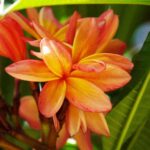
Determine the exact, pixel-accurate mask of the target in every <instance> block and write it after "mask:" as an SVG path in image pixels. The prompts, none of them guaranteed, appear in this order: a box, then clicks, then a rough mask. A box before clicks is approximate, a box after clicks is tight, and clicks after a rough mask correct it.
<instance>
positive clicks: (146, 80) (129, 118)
mask: <svg viewBox="0 0 150 150" xmlns="http://www.w3.org/2000/svg"><path fill="white" fill-rule="evenodd" d="M149 80H150V71H149V72H148V74H147V76H146V78H145V80H144V83H143V86H142V88H141V90H140V91H141V92H140V93H139V94H138V96H137V99H136V102H135V103H134V105H133V109H132V110H131V112H130V114H129V117H128V119H127V121H126V124H125V126H124V128H123V131H122V133H121V136H120V138H119V141H118V143H117V145H116V148H115V150H120V149H121V146H122V144H123V141H124V139H125V137H126V134H127V132H128V129H129V127H130V124H131V122H132V119H133V118H134V115H135V113H136V110H137V108H138V106H139V104H140V102H141V100H142V97H143V94H144V92H145V90H146V88H147V86H148V82H149Z"/></svg>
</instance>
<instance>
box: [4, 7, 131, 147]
mask: <svg viewBox="0 0 150 150" xmlns="http://www.w3.org/2000/svg"><path fill="white" fill-rule="evenodd" d="M27 13H28V16H29V19H27V18H25V17H24V16H22V15H21V14H20V13H11V14H9V15H8V17H10V18H11V19H13V20H15V21H16V22H17V23H18V24H20V25H21V26H22V27H23V29H24V30H26V31H27V32H28V33H30V34H31V35H32V36H33V37H34V38H35V39H34V40H33V41H32V40H31V41H30V40H28V41H29V43H30V44H32V45H34V46H39V47H40V52H32V53H33V54H34V55H35V56H37V57H38V58H40V60H33V59H26V60H22V61H18V62H15V63H13V64H11V65H10V66H8V67H7V68H6V72H7V73H8V74H10V75H11V76H13V77H15V78H18V79H21V80H26V81H33V82H44V83H45V84H44V86H43V88H42V91H41V92H40V95H39V100H38V108H37V106H36V103H35V100H34V99H33V98H32V97H26V98H25V99H24V100H22V101H21V106H20V110H19V112H20V115H21V116H22V117H23V118H24V119H25V120H27V121H28V122H29V124H30V125H31V127H33V128H36V129H40V119H39V114H38V109H39V111H40V113H41V114H42V115H44V116H45V117H47V118H49V117H53V118H54V123H55V117H56V115H57V112H58V111H59V110H60V109H61V107H62V105H63V103H64V101H68V102H69V106H68V109H67V111H66V119H65V123H64V125H63V128H62V129H61V131H60V132H59V134H60V137H59V138H58V140H57V141H58V142H57V143H58V144H57V145H58V146H57V147H58V148H59V147H60V146H62V145H63V144H64V141H65V140H66V139H67V138H68V137H69V136H74V137H75V138H76V140H77V142H78V144H79V146H80V144H81V143H80V142H81V141H82V142H83V143H84V145H85V147H87V146H88V149H92V147H91V144H90V136H89V135H90V131H92V132H95V133H98V134H101V135H106V136H109V129H108V126H107V123H106V121H105V114H106V113H107V112H109V111H110V110H111V108H112V105H111V102H110V99H109V97H108V96H107V94H106V92H110V91H113V90H116V89H118V88H121V87H123V86H124V85H126V84H127V83H128V82H129V81H130V79H131V77H130V74H129V73H130V71H131V70H132V68H133V64H132V62H131V61H130V60H128V59H127V58H125V57H124V56H122V54H123V53H124V50H125V48H126V45H125V43H124V42H122V41H121V40H119V39H113V37H114V35H115V33H116V31H117V28H118V23H119V20H118V16H117V15H116V14H114V12H113V11H112V10H107V11H106V12H104V13H103V14H102V15H100V16H99V17H97V18H95V17H90V18H80V15H79V14H78V13H77V12H75V13H74V14H73V15H72V16H71V17H70V19H69V20H68V21H67V23H65V24H64V25H61V24H60V23H59V22H58V21H57V20H56V19H55V17H54V16H53V13H52V11H51V9H50V8H47V7H46V8H42V9H41V10H40V12H39V13H38V12H37V11H36V10H35V9H28V11H27ZM12 51H13V50H11V52H12ZM14 53H15V51H14ZM16 58H17V57H16ZM27 108H28V109H29V111H26V109H27ZM30 108H32V109H30ZM31 113H32V114H33V116H31V115H30V114H31ZM91 118H92V121H91ZM55 126H57V125H55ZM56 128H57V127H56Z"/></svg>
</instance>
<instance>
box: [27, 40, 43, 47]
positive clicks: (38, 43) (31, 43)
mask: <svg viewBox="0 0 150 150" xmlns="http://www.w3.org/2000/svg"><path fill="white" fill-rule="evenodd" d="M40 41H41V40H28V41H27V42H28V43H29V44H30V45H31V46H34V47H40Z"/></svg>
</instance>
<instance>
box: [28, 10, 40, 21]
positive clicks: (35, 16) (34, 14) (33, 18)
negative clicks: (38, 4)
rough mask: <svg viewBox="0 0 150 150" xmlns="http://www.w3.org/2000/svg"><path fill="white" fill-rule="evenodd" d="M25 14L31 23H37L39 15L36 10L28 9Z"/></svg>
mask: <svg viewBox="0 0 150 150" xmlns="http://www.w3.org/2000/svg"><path fill="white" fill-rule="evenodd" d="M26 12H27V15H28V18H29V19H30V20H31V21H33V22H35V23H39V14H38V11H37V9H36V8H28V9H26Z"/></svg>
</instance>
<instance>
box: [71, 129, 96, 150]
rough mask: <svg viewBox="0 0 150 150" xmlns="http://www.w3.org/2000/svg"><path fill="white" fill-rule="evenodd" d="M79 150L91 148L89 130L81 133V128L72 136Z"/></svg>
mask: <svg viewBox="0 0 150 150" xmlns="http://www.w3.org/2000/svg"><path fill="white" fill-rule="evenodd" d="M74 138H75V139H76V141H77V143H78V147H79V148H80V150H93V147H92V142H91V137H90V131H88V130H87V132H86V133H83V132H82V131H81V130H80V131H79V132H78V133H77V134H76V135H75V136H74Z"/></svg>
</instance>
